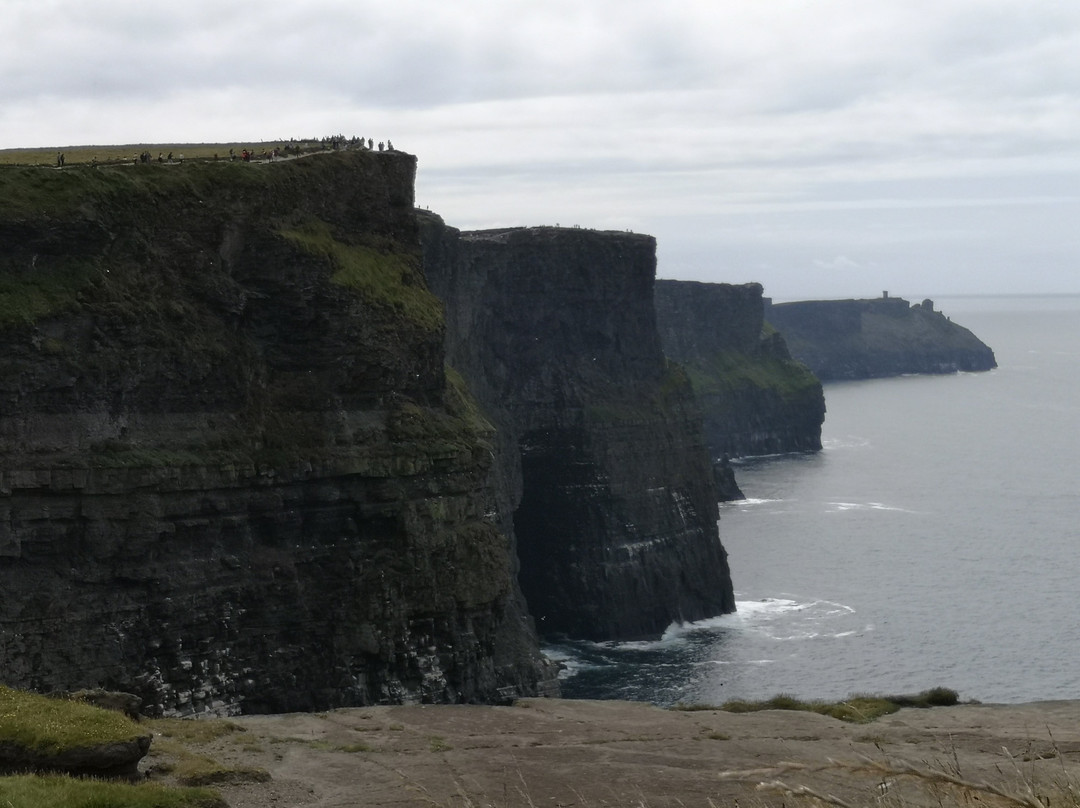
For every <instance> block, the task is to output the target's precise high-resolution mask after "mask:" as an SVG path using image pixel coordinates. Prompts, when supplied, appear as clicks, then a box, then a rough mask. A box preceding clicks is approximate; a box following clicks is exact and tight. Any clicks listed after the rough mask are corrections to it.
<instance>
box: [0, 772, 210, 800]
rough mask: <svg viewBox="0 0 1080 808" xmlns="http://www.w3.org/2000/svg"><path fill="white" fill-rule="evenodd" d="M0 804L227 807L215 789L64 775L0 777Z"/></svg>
mask: <svg viewBox="0 0 1080 808" xmlns="http://www.w3.org/2000/svg"><path fill="white" fill-rule="evenodd" d="M0 806H5V808H6V806H17V808H228V803H226V802H225V800H224V799H222V797H221V795H220V794H218V793H217V792H215V791H212V790H209V789H205V788H169V787H166V786H160V785H155V784H153V783H139V784H138V785H135V784H131V783H112V782H105V781H102V780H85V779H81V778H75V777H67V776H64V775H50V776H45V777H42V776H38V775H29V774H27V775H21V776H18V777H0Z"/></svg>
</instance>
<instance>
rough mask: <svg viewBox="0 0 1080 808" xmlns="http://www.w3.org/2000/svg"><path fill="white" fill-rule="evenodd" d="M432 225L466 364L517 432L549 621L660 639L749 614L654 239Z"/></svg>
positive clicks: (507, 474)
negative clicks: (675, 344) (669, 338)
mask: <svg viewBox="0 0 1080 808" xmlns="http://www.w3.org/2000/svg"><path fill="white" fill-rule="evenodd" d="M421 224H422V233H423V234H422V241H423V244H424V250H425V268H426V272H427V275H428V280H429V283H430V284H431V288H432V289H433V290H434V291H435V292H436V293H437V294H438V295H439V296H440V297H442V298H443V300H444V301H445V302H446V316H447V345H448V355H449V357H450V362H451V363H452V364H453V366H454V367H456V368H458V369H459V370H460V371H461V372H462V374H463V375H464V376H465V378H466V379H467V380H468V383H469V386H470V388H471V389H472V390H473V391H474V392H475V394H476V396H477V398H478V399H479V401H480V404H481V406H482V408H483V410H484V412H485V413H486V414H487V415H488V416H489V417H490V418H491V419H492V421H493V422H494V423H495V424H496V426H497V428H498V433H499V435H500V436H502V443H501V444H500V451H499V452H498V456H499V458H500V460H499V462H500V463H502V464H503V466H504V474H503V477H504V479H505V480H506V481H507V486H506V488H505V489H504V490H503V491H502V494H501V496H502V500H501V505H502V507H503V508H504V510H507V511H512V513H513V524H512V529H513V531H514V534H515V535H516V541H517V554H518V557H519V558H520V560H521V570H520V573H519V578H520V581H521V586H522V589H523V591H524V593H525V596H526V599H527V601H528V604H529V607H530V610H531V612H532V614H533V615H534V616H535V617H536V619H537V623H538V627H539V629H540V631H541V632H542V633H544V634H548V635H560V634H561V635H569V636H572V637H580V638H588V639H597V640H610V639H632V638H641V637H657V636H659V635H660V634H661V633H662V632H663V630H664V629H665V628H666V627H667V626H668V625H669V624H670V623H671V622H672V621H673V620H695V619H699V618H704V617H708V616H712V615H716V614H720V613H723V612H728V611H732V610H733V609H734V605H735V604H734V596H733V593H732V586H731V579H730V574H729V570H728V565H727V557H726V553H725V551H724V549H723V547H722V546H721V544H720V540H719V536H718V535H717V526H716V522H717V504H716V503H717V497H716V493H715V490H714V487H713V482H712V475H711V471H710V465H709V461H708V457H707V454H706V451H705V448H704V440H703V435H702V431H701V421H700V413H699V411H698V409H697V405H696V402H695V400H694V398H693V395H692V391H691V388H690V386H689V383H688V381H687V379H686V376H685V374H684V373H683V372H682V370H681V369H680V368H678V367H677V366H675V365H672V364H670V363H668V362H666V361H665V358H664V356H663V352H662V351H661V347H660V341H659V337H658V334H657V329H656V317H655V312H654V310H653V305H652V299H653V296H652V292H653V282H654V274H655V268H656V254H655V249H656V245H655V241H654V240H653V239H652V238H651V237H649V236H642V235H634V234H630V233H621V232H619V233H614V232H595V231H589V230H579V229H566V228H551V227H541V228H528V229H525V228H519V229H509V230H495V231H482V232H472V233H460V232H459V231H457V230H455V229H453V228H449V227H446V226H445V225H444V224H443V222H442V221H441V219H439V218H438V217H436V216H433V215H430V214H423V213H421Z"/></svg>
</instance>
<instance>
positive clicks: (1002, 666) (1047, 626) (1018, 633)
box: [548, 297, 1080, 704]
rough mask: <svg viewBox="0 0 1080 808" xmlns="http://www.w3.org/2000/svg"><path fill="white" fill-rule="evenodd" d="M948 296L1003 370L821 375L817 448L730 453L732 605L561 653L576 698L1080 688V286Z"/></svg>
mask: <svg viewBox="0 0 1080 808" xmlns="http://www.w3.org/2000/svg"><path fill="white" fill-rule="evenodd" d="M937 305H938V308H939V309H940V310H942V311H943V312H944V313H945V314H947V315H950V316H952V317H953V319H954V320H956V322H958V323H960V324H962V325H964V326H965V327H967V328H970V329H971V330H972V331H973V332H974V333H975V334H976V335H977V336H979V337H980V338H981V339H982V340H983V341H984V342H986V343H987V344H989V345H990V346H991V347H992V348H993V349H994V351H995V353H996V355H997V360H998V364H999V368H998V369H997V370H995V371H992V372H989V373H978V374H959V375H952V376H910V377H902V378H897V379H885V380H875V381H865V382H844V383H830V384H827V385H826V388H825V398H826V405H827V407H828V414H827V416H826V421H825V426H824V429H823V433H822V440H823V444H824V450H823V451H822V452H820V453H817V454H813V455H784V456H777V457H770V458H756V459H752V460H748V461H744V462H742V463H740V464H739V465H738V466H737V468H736V474H737V476H738V479H739V482H740V485H741V486H742V489H743V491H744V492H745V493H746V495H747V497H748V500H747V501H745V502H741V503H732V504H725V505H723V506H722V507H721V523H720V531H721V537H722V540H723V542H724V545H725V547H726V548H727V550H728V552H729V554H730V560H731V567H732V575H733V578H734V581H735V590H736V599H737V601H738V613H737V614H734V615H727V616H724V617H720V618H716V619H714V620H710V621H704V622H702V623H698V624H694V625H690V626H678V627H672V629H671V630H669V632H668V633H667V635H666V636H665V637H664V639H663V640H661V641H659V642H654V643H609V644H592V643H574V644H569V645H561V646H554V647H551V648H549V649H548V651H549V653H550V654H551V655H552V656H555V657H556V658H559V659H561V660H563V661H564V662H565V663H566V664H567V672H566V675H565V677H564V680H563V686H564V692H565V693H566V695H568V696H571V697H587V698H624V699H636V700H645V701H653V702H656V703H659V704H671V703H674V702H678V701H686V702H719V701H726V700H728V699H736V698H751V699H757V698H765V697H768V696H771V695H774V694H776V693H779V692H784V693H791V694H795V695H798V696H801V697H804V698H840V697H844V696H847V695H849V694H851V693H854V692H867V691H871V692H914V691H917V690H922V689H925V688H928V687H932V686H936V685H945V686H949V687H953V688H956V689H957V690H959V691H960V693H961V696H962V697H964V698H973V699H980V700H983V701H1000V702H1022V701H1029V700H1035V699H1055V698H1080V619H1078V613H1080V609H1078V607H1080V553H1078V550H1080V529H1078V522H1080V507H1078V506H1080V489H1078V485H1077V482H1078V477H1080V475H1078V473H1077V467H1078V466H1077V463H1078V458H1080V298H1076V297H1067V298H1055V299H1050V298H984V299H974V298H956V299H949V298H940V299H938V300H937Z"/></svg>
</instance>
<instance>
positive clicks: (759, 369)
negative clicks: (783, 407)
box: [684, 351, 820, 400]
mask: <svg viewBox="0 0 1080 808" xmlns="http://www.w3.org/2000/svg"><path fill="white" fill-rule="evenodd" d="M684 364H685V366H686V373H687V375H688V376H689V377H690V382H691V383H692V384H693V386H694V392H695V393H697V394H698V395H724V394H725V393H730V392H733V391H736V390H739V389H742V388H746V387H750V388H756V389H761V390H766V389H767V390H772V391H774V392H775V393H776V394H777V395H779V396H780V397H781V398H783V399H785V400H791V399H795V398H798V397H800V396H803V395H805V394H806V393H807V392H813V391H816V390H817V388H818V385H819V384H820V383H819V382H818V380H817V378H816V377H815V376H814V374H813V373H811V372H810V371H809V370H807V369H806V367H805V366H803V365H801V364H799V363H798V362H795V361H792V360H789V359H777V358H775V357H770V356H748V355H746V354H742V353H738V352H735V351H727V352H723V353H718V354H714V355H713V356H711V357H709V358H708V359H701V360H696V361H692V362H686V363H684Z"/></svg>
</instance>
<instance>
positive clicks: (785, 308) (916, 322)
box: [765, 294, 997, 381]
mask: <svg viewBox="0 0 1080 808" xmlns="http://www.w3.org/2000/svg"><path fill="white" fill-rule="evenodd" d="M765 318H766V319H767V320H768V321H769V322H770V323H772V325H774V326H775V327H776V328H778V329H780V331H782V332H783V334H784V336H785V338H786V339H787V342H788V346H789V347H790V349H791V353H792V355H793V356H794V357H795V358H796V359H798V360H799V361H800V362H803V363H805V364H806V366H807V367H809V368H810V370H812V371H813V372H814V373H815V374H816V375H817V376H818V378H820V379H822V380H823V381H829V380H834V379H870V378H877V377H882V376H899V375H901V374H904V373H956V372H957V371H982V370H991V369H992V368H995V367H997V361H996V360H995V359H994V352H993V351H992V350H991V349H990V348H989V347H988V346H987V345H985V344H984V343H983V342H982V341H981V340H979V339H978V337H976V336H975V335H974V334H972V333H971V332H970V331H969V330H968V329H966V328H963V327H962V326H959V325H957V324H956V323H954V322H952V320H951V319H949V318H948V317H946V316H945V315H944V314H942V313H941V312H939V311H936V310H935V309H934V303H933V301H932V300H924V301H923V302H922V303H916V304H915V305H911V304H910V303H909V302H908V301H906V300H904V299H903V298H899V297H889V296H888V295H887V294H886V295H885V296H883V297H881V298H878V299H876V300H808V301H801V302H795V303H777V304H773V305H769V306H767V307H766V311H765Z"/></svg>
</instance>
